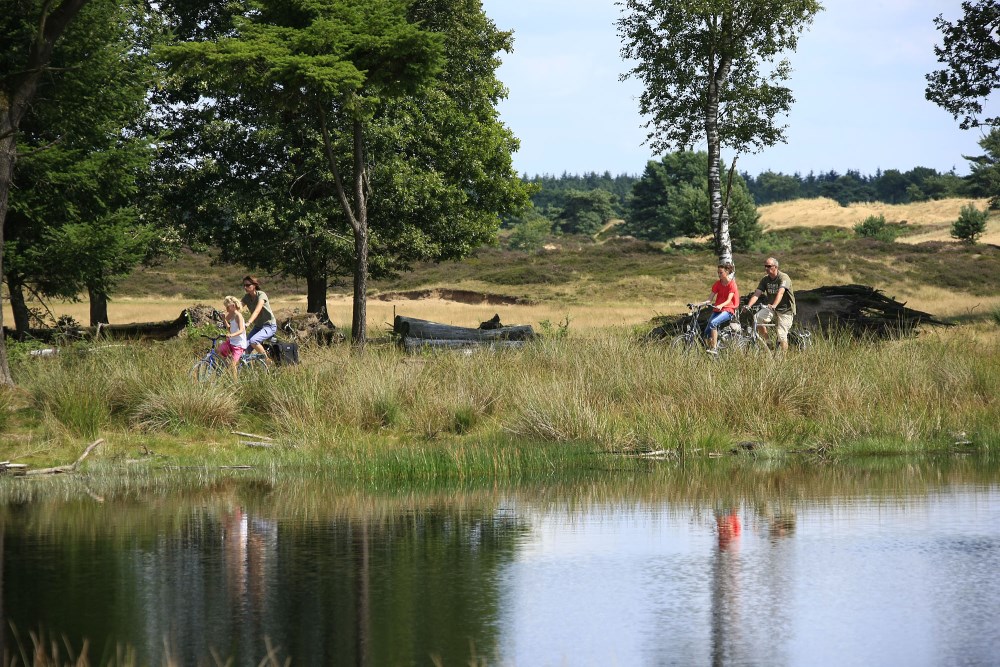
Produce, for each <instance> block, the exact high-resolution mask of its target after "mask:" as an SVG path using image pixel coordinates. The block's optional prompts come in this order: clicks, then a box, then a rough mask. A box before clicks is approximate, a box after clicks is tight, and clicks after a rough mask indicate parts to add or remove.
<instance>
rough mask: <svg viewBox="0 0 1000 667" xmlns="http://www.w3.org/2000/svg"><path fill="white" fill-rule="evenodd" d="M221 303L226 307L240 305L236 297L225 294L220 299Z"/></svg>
mask: <svg viewBox="0 0 1000 667" xmlns="http://www.w3.org/2000/svg"><path fill="white" fill-rule="evenodd" d="M222 305H223V306H225V307H227V308H228V307H229V306H238V305H240V300H239V299H237V298H236V297H235V296H227V297H226V298H224V299H223V300H222Z"/></svg>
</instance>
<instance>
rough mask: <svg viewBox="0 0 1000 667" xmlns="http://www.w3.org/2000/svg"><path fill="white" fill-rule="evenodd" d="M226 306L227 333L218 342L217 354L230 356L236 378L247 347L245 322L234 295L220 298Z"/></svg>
mask: <svg viewBox="0 0 1000 667" xmlns="http://www.w3.org/2000/svg"><path fill="white" fill-rule="evenodd" d="M222 304H223V305H224V306H225V307H226V322H227V323H228V324H229V333H228V334H226V340H224V341H222V342H221V343H219V354H221V355H222V356H223V357H230V359H231V361H230V363H231V365H232V369H233V378H234V379H235V378H236V368H237V366H238V364H239V363H240V357H242V356H243V350H245V349H246V347H247V324H246V321H245V320H244V319H243V313H241V312H240V305H241V304H240V302H239V301H238V300H237V299H236V297H235V296H227V297H226V298H225V299H223V300H222Z"/></svg>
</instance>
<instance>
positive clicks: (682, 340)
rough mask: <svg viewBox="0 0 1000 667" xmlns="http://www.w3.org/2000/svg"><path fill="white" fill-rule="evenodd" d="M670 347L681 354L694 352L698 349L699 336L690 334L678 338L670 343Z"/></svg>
mask: <svg viewBox="0 0 1000 667" xmlns="http://www.w3.org/2000/svg"><path fill="white" fill-rule="evenodd" d="M670 347H671V348H672V349H674V350H679V351H681V352H694V351H696V350H697V349H698V339H697V334H692V333H690V332H688V333H685V334H681V335H680V336H676V337H674V338H673V339H672V340H671V341H670Z"/></svg>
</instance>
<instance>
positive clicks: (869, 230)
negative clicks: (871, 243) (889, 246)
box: [854, 215, 897, 243]
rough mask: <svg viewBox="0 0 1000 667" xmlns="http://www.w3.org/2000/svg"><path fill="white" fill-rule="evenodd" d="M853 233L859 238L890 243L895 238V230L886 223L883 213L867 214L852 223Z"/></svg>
mask: <svg viewBox="0 0 1000 667" xmlns="http://www.w3.org/2000/svg"><path fill="white" fill-rule="evenodd" d="M854 235H855V236H857V237H859V238H865V239H877V240H879V241H884V242H885V243H892V242H893V241H895V240H896V235H897V231H896V230H895V229H893V228H892V227H890V226H889V225H888V224H887V223H886V221H885V216H884V215H869V216H868V217H867V218H865V219H864V220H862V221H861V222H859V223H858V224H856V225H854Z"/></svg>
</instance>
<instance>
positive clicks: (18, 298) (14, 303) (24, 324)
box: [7, 279, 31, 331]
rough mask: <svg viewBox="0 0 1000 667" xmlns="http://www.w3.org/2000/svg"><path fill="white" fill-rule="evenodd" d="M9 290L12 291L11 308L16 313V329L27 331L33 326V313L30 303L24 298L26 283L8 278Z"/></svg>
mask: <svg viewBox="0 0 1000 667" xmlns="http://www.w3.org/2000/svg"><path fill="white" fill-rule="evenodd" d="M7 290H8V292H10V309H11V312H13V313H14V329H16V330H17V331H27V330H28V327H30V326H31V315H30V313H29V312H28V304H27V302H26V301H25V300H24V285H22V284H21V283H18V282H11V280H10V279H8V280H7Z"/></svg>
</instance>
